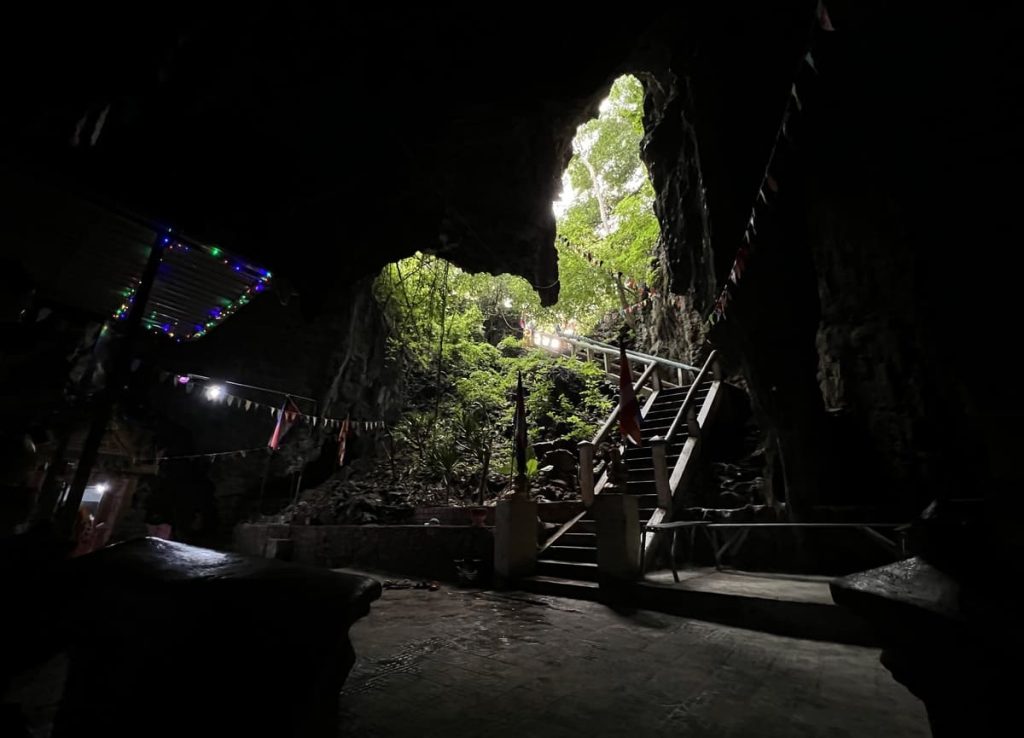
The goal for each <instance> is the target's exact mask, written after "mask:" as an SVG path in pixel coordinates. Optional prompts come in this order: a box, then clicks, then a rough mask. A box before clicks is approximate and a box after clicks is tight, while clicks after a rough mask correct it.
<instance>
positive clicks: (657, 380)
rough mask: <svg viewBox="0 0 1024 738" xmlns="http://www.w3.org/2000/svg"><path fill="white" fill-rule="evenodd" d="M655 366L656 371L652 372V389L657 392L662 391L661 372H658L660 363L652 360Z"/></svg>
mask: <svg viewBox="0 0 1024 738" xmlns="http://www.w3.org/2000/svg"><path fill="white" fill-rule="evenodd" d="M651 364H652V365H653V366H654V373H653V374H651V389H653V390H654V391H655V392H661V374H660V373H659V372H658V365H657V364H655V363H654V362H651Z"/></svg>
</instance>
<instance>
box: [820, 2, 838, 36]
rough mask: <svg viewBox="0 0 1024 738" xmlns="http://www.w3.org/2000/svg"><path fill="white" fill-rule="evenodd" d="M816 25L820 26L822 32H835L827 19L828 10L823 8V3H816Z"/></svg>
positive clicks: (830, 20) (829, 19)
mask: <svg viewBox="0 0 1024 738" xmlns="http://www.w3.org/2000/svg"><path fill="white" fill-rule="evenodd" d="M818 23H819V24H821V29H822V30H823V31H834V30H836V29H835V28H834V27H833V26H832V19H831V18H829V17H828V9H827V8H826V7H825V3H823V2H820V1H819V2H818Z"/></svg>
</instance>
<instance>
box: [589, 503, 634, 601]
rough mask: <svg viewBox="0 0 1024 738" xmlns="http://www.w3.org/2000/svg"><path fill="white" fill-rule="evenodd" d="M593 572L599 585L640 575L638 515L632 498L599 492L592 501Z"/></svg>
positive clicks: (630, 579)
mask: <svg viewBox="0 0 1024 738" xmlns="http://www.w3.org/2000/svg"><path fill="white" fill-rule="evenodd" d="M594 517H595V518H596V519H597V572H598V581H599V582H600V583H601V586H609V585H611V586H614V585H615V584H616V583H621V582H632V581H634V580H636V579H637V578H638V577H639V576H640V516H639V514H638V512H637V499H636V497H635V496H634V495H622V494H613V493H612V494H610V493H608V492H602V493H601V496H600V497H597V498H595V500H594Z"/></svg>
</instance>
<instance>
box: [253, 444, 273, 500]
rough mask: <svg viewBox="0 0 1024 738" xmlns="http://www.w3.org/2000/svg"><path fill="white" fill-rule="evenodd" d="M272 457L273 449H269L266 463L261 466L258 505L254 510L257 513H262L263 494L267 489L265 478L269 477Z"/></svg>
mask: <svg viewBox="0 0 1024 738" xmlns="http://www.w3.org/2000/svg"><path fill="white" fill-rule="evenodd" d="M273 459H274V449H270V453H269V454H267V464H266V466H264V467H263V481H262V482H260V501H259V506H258V507H257V508H256V512H257V514H259V515H262V514H263V494H264V493H265V492H266V491H267V479H268V478H269V477H270V462H271V461H273Z"/></svg>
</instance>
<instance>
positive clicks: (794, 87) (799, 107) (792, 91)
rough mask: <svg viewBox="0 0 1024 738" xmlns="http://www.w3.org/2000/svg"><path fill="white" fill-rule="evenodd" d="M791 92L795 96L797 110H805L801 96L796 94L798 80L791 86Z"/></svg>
mask: <svg viewBox="0 0 1024 738" xmlns="http://www.w3.org/2000/svg"><path fill="white" fill-rule="evenodd" d="M789 94H791V95H792V96H793V101H794V102H795V103H796V109H797V110H803V106H802V105H801V104H800V96H799V95H797V94H796V82H794V83H793V86H792V87H790V88H789Z"/></svg>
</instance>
